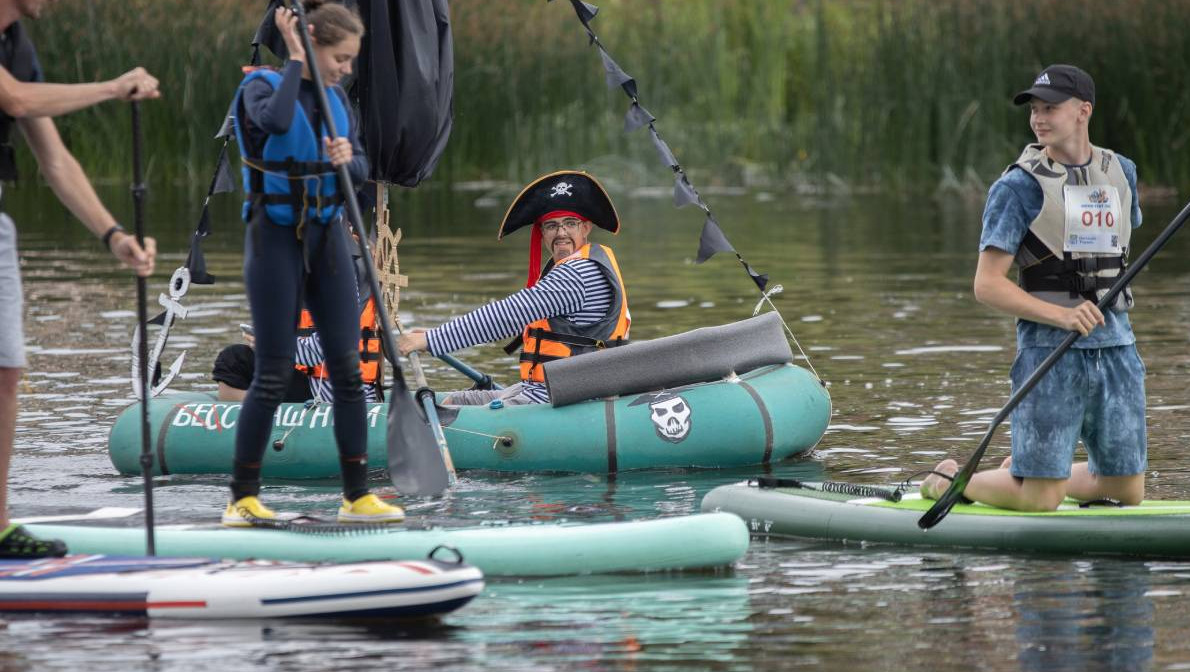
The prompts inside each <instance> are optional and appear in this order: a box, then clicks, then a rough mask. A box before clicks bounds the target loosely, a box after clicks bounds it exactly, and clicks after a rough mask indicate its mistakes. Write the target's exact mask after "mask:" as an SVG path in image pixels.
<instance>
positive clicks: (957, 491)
mask: <svg viewBox="0 0 1190 672" xmlns="http://www.w3.org/2000/svg"><path fill="white" fill-rule="evenodd" d="M1187 217H1190V203H1187V204H1186V205H1185V206H1184V207H1183V208H1182V211H1181V212H1179V213H1178V214H1177V216H1176V217H1174V218H1173V221H1172V222H1170V223H1169V226H1166V227H1165V230H1164V231H1162V232H1161V234H1160V235H1159V236H1157V239H1156V240H1154V241H1153V242H1152V243H1151V244H1150V245H1149V247H1148V248H1146V249H1145V251H1144V252H1142V253H1141V255H1140V256H1139V257H1137V259H1136V261H1135V262H1133V263H1132V265H1131V266H1129V267H1128V269H1127V270H1126V271H1125V272H1124V274H1123V275H1121V276H1120V277H1119V278H1117V279H1116V281H1115V282H1114V283H1112V286H1111V288H1110V289H1108V290H1107V294H1104V295H1103V298H1101V299H1099V310H1100V311H1104V310H1108V306H1110V305H1111V304H1112V302H1114V301H1115V300H1116V297H1117V296H1118V295H1119V294H1120V292H1122V291H1124V288H1125V287H1127V286H1128V283H1130V282H1132V278H1134V277H1136V274H1137V273H1139V272H1140V270H1141V269H1142V268H1144V267H1145V266H1146V265H1147V264H1148V263H1149V260H1150V259H1152V258H1153V256H1154V255H1156V254H1157V252H1158V251H1159V250H1160V249H1161V248H1162V247H1164V246H1165V243H1167V242H1168V241H1169V239H1170V238H1172V237H1173V235H1174V234H1175V233H1177V232H1178V229H1180V228H1182V225H1183V224H1185V223H1186V219H1187ZM1079 335H1080V334H1079V333H1078V332H1077V331H1072V332H1070V334H1068V335H1067V336H1066V339H1065V340H1063V341H1062V343H1061V344H1059V345H1058V347H1057V348H1055V349H1054V351H1053V352H1051V353H1050V355H1049V357H1046V358H1045V361H1043V362H1042V363H1041V364H1040V365H1039V366H1038V367H1037V370H1036V371H1034V372H1033V374H1032V375H1030V376H1029V378H1028V379H1027V380H1025V382H1024V383H1022V384H1021V386H1020V388H1019V389H1017V391H1016V392H1014V393H1013V394H1012V396H1011V397H1009V398H1008V403H1006V404H1004V408H1002V409H1000V412H999V413H996V416H995V417H994V418H992V423H991V425H989V426H988V431H987V432H986V433H984V435H983V440H982V441H980V442H979V447H978V448H976V449H975V452H974V453H973V454H972V455H971V457H970V458H969V459H968V460H967V463H966V464H964V465H963V468H962V469H960V470H959V472H958V473H957V474H955V477H954V481H952V482H951V484H950V487H949V488H947V489H946V492H944V493H943V494H942V496H941V497H939V498H938V501H936V502H934V505H933V506H931V507H930V509H929V510H928V511H926V512H925V513H924V514H923V515H922V517H921V518H919V519H918V521H917V526H918V527H920V528H921V529H923V530H928V529H930V528H931V527H933V526H935V525H937V524H938V523H939V522H940V521H941V520H942V519H943V518H945V517H946V514H948V513H950V510H951V509H952V508H954V505H955V504H956V503H958V501H959V498H960V497H962V496H963V489H964V488H966V487H967V483H968V482H970V480H971V476H973V475H974V474H975V469H976V467H978V466H979V461H980V460H981V459H983V454H984V453H985V452H986V451H987V449H988V444H989V443H991V441H992V434H994V433H995V431H996V428H997V427H999V426H1000V423H1001V422H1004V420H1005V418H1007V417H1008V415H1009V413H1011V412H1012V410H1013V409H1014V408H1016V407H1017V405H1019V404H1020V403H1021V399H1024V397H1025V395H1026V394H1028V393H1029V391H1030V390H1032V389H1033V388H1034V387H1036V386H1037V383H1038V382H1039V381H1040V380H1041V377H1042V376H1044V375H1045V374H1046V373H1047V372H1048V371H1049V370H1050V369H1052V368H1053V367H1054V364H1055V363H1056V362H1057V361H1058V360H1059V359H1060V358H1061V357H1062V355H1063V354H1065V353H1066V351H1067V350H1069V349H1070V346H1071V345H1074V342H1075V341H1076V340H1078V337H1079Z"/></svg>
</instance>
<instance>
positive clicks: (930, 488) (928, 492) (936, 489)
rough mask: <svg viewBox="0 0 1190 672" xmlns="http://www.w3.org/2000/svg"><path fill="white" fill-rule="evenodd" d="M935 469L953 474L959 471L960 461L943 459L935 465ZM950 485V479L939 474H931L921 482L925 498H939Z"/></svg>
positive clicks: (922, 494) (922, 493)
mask: <svg viewBox="0 0 1190 672" xmlns="http://www.w3.org/2000/svg"><path fill="white" fill-rule="evenodd" d="M934 471H938V472H941V473H943V474H947V475H950V476H953V475H955V474H957V473H959V463H958V462H955V461H954V460H942V461H941V462H939V463H938V466H936V467H934ZM949 487H950V481H949V480H947V479H945V478H943V477H941V476H939V475H938V474H930V475H929V476H926V479H925V480H924V481H922V482H921V496H922V497H923V498H925V499H938V498H939V497H941V496H942V493H944V492H946V489H947V488H949Z"/></svg>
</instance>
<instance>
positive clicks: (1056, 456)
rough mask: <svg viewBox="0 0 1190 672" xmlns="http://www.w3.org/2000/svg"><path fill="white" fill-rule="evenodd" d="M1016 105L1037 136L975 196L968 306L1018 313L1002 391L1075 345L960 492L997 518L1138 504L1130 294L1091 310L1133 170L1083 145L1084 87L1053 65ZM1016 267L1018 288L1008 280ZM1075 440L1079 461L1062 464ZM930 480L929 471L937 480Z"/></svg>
mask: <svg viewBox="0 0 1190 672" xmlns="http://www.w3.org/2000/svg"><path fill="white" fill-rule="evenodd" d="M1013 102H1014V103H1016V104H1017V105H1024V104H1026V103H1028V105H1029V108H1030V114H1029V125H1030V127H1031V128H1032V130H1033V133H1034V135H1036V137H1037V142H1036V143H1035V144H1030V145H1028V146H1026V147H1025V150H1024V152H1023V153H1022V154H1021V156H1020V158H1019V159H1017V161H1016V163H1014V164H1013V165H1011V166H1009V168H1008V169H1007V170H1006V171H1004V174H1003V175H1002V176H1001V177H1000V179H999V180H997V181H996V183H995V184H993V185H992V187H991V189H990V190H989V191H988V200H987V205H986V207H985V209H984V214H983V235H982V237H981V239H980V243H979V249H980V253H979V264H978V266H977V268H976V271H975V297H976V299H978V300H979V301H980V302H981V303H984V304H987V305H989V306H991V307H993V308H996V309H998V310H1001V311H1004V312H1006V313H1009V314H1011V315H1014V316H1015V317H1017V329H1016V331H1017V356H1016V361H1015V362H1014V363H1013V366H1012V376H1011V377H1012V387H1013V390H1014V391H1015V390H1016V389H1018V388H1019V387H1020V385H1021V384H1022V383H1023V382H1024V381H1025V380H1026V379H1027V378H1028V377H1029V376H1030V374H1032V373H1033V371H1035V370H1036V369H1037V366H1038V365H1039V364H1040V363H1041V362H1042V361H1043V360H1044V359H1045V358H1046V357H1047V356H1048V355H1049V354H1050V353H1051V352H1053V351H1054V349H1055V348H1056V347H1057V346H1058V344H1059V343H1061V342H1062V340H1063V339H1065V338H1066V335H1067V334H1068V333H1069V332H1070V331H1077V332H1079V333H1080V334H1082V337H1081V338H1079V339H1078V340H1077V341H1075V343H1074V346H1073V347H1072V348H1071V349H1070V350H1068V351H1067V352H1066V353H1065V354H1064V355H1063V356H1062V358H1061V359H1059V360H1058V362H1057V364H1055V366H1054V367H1053V369H1052V370H1050V371H1049V372H1047V373H1046V374H1045V375H1044V376H1043V377H1042V378H1041V380H1040V382H1039V383H1038V385H1037V388H1036V389H1034V390H1033V391H1032V392H1030V393H1029V394H1027V395H1025V397H1024V398H1023V399H1022V401H1021V403H1020V405H1019V406H1018V407H1017V408H1016V409H1015V410H1014V411H1013V413H1012V456H1011V457H1010V458H1009V459H1007V460H1005V461H1004V463H1003V464H1002V465H1001V466H1000V468H999V469H995V470H989V471H984V472H980V473H978V474H975V476H974V477H973V478H972V479H971V481H970V483H968V485H967V487H966V489H965V491H964V494H965V495H966V497H968V498H970V499H973V500H976V501H979V502H983V503H985V504H991V505H993V506H999V507H1003V508H1009V509H1017V510H1024V511H1050V510H1053V509H1056V508H1057V507H1058V505H1059V504H1060V503H1061V502H1062V500H1063V499H1064V498H1065V497H1067V496H1069V497H1073V498H1074V499H1078V500H1083V501H1086V500H1093V499H1100V498H1105V497H1106V498H1111V499H1115V500H1118V501H1120V502H1123V503H1125V504H1136V503H1139V502H1140V501H1141V500H1142V499H1143V498H1144V485H1145V482H1144V470H1145V466H1146V432H1145V389H1144V376H1145V369H1144V364H1143V363H1142V362H1141V360H1140V356H1139V355H1138V354H1137V352H1136V337H1135V336H1134V335H1133V333H1132V325H1131V323H1130V322H1129V319H1128V312H1127V311H1128V309H1129V308H1131V306H1132V294H1131V292H1129V291H1125V292H1121V293H1120V295H1119V298H1118V299H1117V300H1116V301H1115V303H1114V304H1113V305H1111V306H1110V307H1109V308H1110V309H1109V310H1107V311H1103V312H1101V311H1100V310H1099V308H1098V307H1097V306H1096V304H1097V302H1098V300H1099V298H1100V297H1101V296H1103V295H1104V294H1106V292H1107V290H1108V288H1109V287H1111V285H1112V283H1113V282H1114V281H1115V279H1116V277H1117V276H1119V275H1120V273H1122V272H1123V269H1124V267H1125V261H1126V258H1127V255H1128V247H1129V237H1130V233H1131V231H1132V229H1133V228H1135V227H1137V226H1140V223H1141V214H1140V206H1139V204H1138V200H1137V192H1136V165H1135V164H1133V163H1132V162H1131V161H1129V160H1128V159H1126V158H1124V157H1123V156H1120V155H1119V154H1116V153H1114V152H1112V151H1110V150H1107V149H1102V148H1100V147H1096V146H1094V145H1092V144H1091V141H1090V136H1089V134H1088V125H1089V123H1090V121H1091V115H1092V113H1093V111H1094V105H1095V82H1094V81H1093V80H1092V79H1091V76H1090V75H1088V74H1087V73H1086V72H1083V71H1082V70H1080V69H1079V68H1076V67H1074V66H1072V65H1052V66H1050V67H1048V68H1046V69H1045V70H1043V71H1042V72H1041V74H1040V75H1038V76H1037V79H1036V80H1035V81H1034V82H1033V86H1032V87H1030V88H1029V89H1027V90H1025V91H1022V92H1021V93H1019V94H1017V95H1016V97H1015V98H1014V99H1013ZM1014 263H1015V264H1016V266H1017V267H1018V271H1019V272H1018V282H1013V281H1012V280H1011V279H1009V278H1008V272H1009V269H1010V268H1011V267H1012V266H1013V264H1014ZM1079 439H1082V442H1083V445H1084V446H1085V447H1086V450H1087V454H1088V456H1089V458H1090V459H1089V461H1088V462H1081V463H1078V464H1074V465H1073V466H1072V465H1071V463H1072V462H1073V459H1074V449H1075V447H1076V445H1077V444H1078V441H1079ZM957 469H958V465H957V464H956V463H955V461H954V460H944V461H943V462H942V463H940V464H939V465H938V466H937V467H936V468H935V475H931V476H930V477H928V478H927V479H926V480H925V481H924V482H923V483H922V487H921V492H922V496H923V497H927V498H929V499H935V498H937V497H939V496H940V495H941V494H942V493H943V492H945V490H946V488H947V479H946V476H944V475H942V474H946V475H953V474H954V473H955V472H956V471H957ZM939 472H940V473H939Z"/></svg>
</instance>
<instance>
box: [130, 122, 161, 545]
mask: <svg viewBox="0 0 1190 672" xmlns="http://www.w3.org/2000/svg"><path fill="white" fill-rule="evenodd" d="M132 212H133V215H132V217H133V224H134V230H135V231H136V242H137V243H139V244H140V246H141V249H142V250H143V249H144V248H145V183H144V178H143V174H142V171H141V130H140V103H138V102H137V101H135V100H134V101H132ZM147 295H148V291H147V289H146V287H145V279H144V277H143V276H141V274H140V273H137V274H136V322H137V325H138V328H139V330H140V338H139V339H137V344H136V348H137V351H136V357H137V361H138V362H139V366H137V367H136V368H137V375H138V376H139V378H140V420H141V425H140V468H141V474H142V475H143V477H144V488H145V553H146V554H147V555H156V554H157V548H156V543H155V540H154V538H153V450H152V445H151V441H150V436H151V432H152V430H151V429H150V424H149V332H148V328H149V308H148V297H147Z"/></svg>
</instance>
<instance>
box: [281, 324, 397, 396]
mask: <svg viewBox="0 0 1190 672" xmlns="http://www.w3.org/2000/svg"><path fill="white" fill-rule="evenodd" d="M325 357H326V356H325V355H323V354H322V340H321V339H319V338H318V332H314V333H313V334H312V335H310V336H298V338H297V352H296V354H295V355H294V361H295V362H297V363H298V364H301V365H302V366H318V365H319V364H325V362H324V361H323V359H324V358H325ZM310 394H311V395H313V397H314V398H315V399H317V400H318V401H326V402H332V401H334V400H335V394H334V391H333V390H332V389H331V381H330V379H329V378H317V377H315V376H310ZM364 401H367V402H375V401H380V395H379V394H378V393H377V391H376V386H375V385H364Z"/></svg>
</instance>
